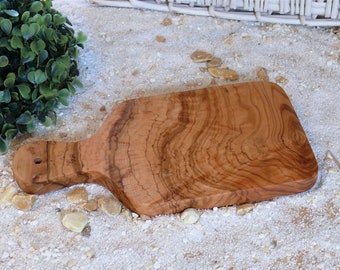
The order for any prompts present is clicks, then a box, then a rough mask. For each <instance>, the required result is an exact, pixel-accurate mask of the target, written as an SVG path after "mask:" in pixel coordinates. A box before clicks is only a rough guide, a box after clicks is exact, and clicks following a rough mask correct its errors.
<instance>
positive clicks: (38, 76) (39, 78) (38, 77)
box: [34, 69, 47, 84]
mask: <svg viewBox="0 0 340 270" xmlns="http://www.w3.org/2000/svg"><path fill="white" fill-rule="evenodd" d="M34 76H35V82H36V84H41V83H43V82H45V81H46V80H47V76H46V74H45V72H43V71H41V70H40V69H38V70H36V71H35V75H34Z"/></svg>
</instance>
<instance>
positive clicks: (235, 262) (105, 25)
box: [0, 0, 340, 269]
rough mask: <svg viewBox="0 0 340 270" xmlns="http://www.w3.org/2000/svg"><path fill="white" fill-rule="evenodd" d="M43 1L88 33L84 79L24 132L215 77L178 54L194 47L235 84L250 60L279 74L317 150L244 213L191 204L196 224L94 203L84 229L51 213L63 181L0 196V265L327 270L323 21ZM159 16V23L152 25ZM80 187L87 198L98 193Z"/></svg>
mask: <svg viewBox="0 0 340 270" xmlns="http://www.w3.org/2000/svg"><path fill="white" fill-rule="evenodd" d="M54 7H55V8H57V9H58V10H60V11H62V12H63V13H65V14H66V15H67V16H68V17H69V19H70V20H71V21H72V22H73V24H74V27H75V28H76V29H81V30H83V31H84V32H85V33H86V34H87V35H88V42H87V43H86V48H85V50H84V51H83V52H82V54H81V57H80V60H79V61H80V69H81V76H80V79H81V80H82V81H83V83H84V85H85V86H84V88H83V89H80V90H79V91H78V92H77V94H76V95H75V96H74V97H72V98H71V100H70V106H69V107H60V109H59V110H58V116H59V120H58V123H57V125H56V126H55V127H52V128H48V129H46V128H42V127H39V128H38V130H37V132H36V133H35V134H34V136H33V138H30V139H28V140H26V141H29V140H37V139H63V140H77V139H81V138H86V137H89V136H91V135H92V134H93V133H94V132H95V131H96V129H97V128H98V127H99V126H100V125H101V124H102V121H103V119H104V117H105V116H106V115H107V113H109V112H110V111H111V109H112V108H113V107H114V106H115V104H116V103H117V102H118V101H121V100H124V99H127V98H131V97H139V96H146V95H153V94H157V93H165V92H174V91H183V90H187V89H194V88H200V87H206V86H209V85H211V84H213V83H215V84H225V83H227V82H225V81H223V80H212V77H211V76H210V75H209V74H208V73H207V72H202V71H200V69H199V68H200V67H204V64H197V63H193V62H192V60H191V59H190V54H191V53H193V52H194V51H195V50H197V49H203V50H205V51H208V52H210V53H213V54H214V55H216V56H219V57H221V58H222V61H223V63H224V64H225V65H226V66H228V67H230V68H232V69H234V70H236V71H237V72H238V73H239V75H240V79H239V80H238V81H239V82H243V81H251V80H259V79H258V78H257V75H256V69H257V68H258V67H259V66H262V67H265V68H266V69H267V70H268V75H269V78H270V80H271V81H275V78H276V77H277V76H283V77H284V78H286V79H287V83H285V84H281V86H282V87H283V88H284V89H285V90H286V92H287V94H288V95H289V97H290V98H291V101H292V103H293V105H294V107H295V109H296V112H297V113H298V115H299V118H300V120H301V123H302V125H303V126H304V128H305V131H306V133H307V136H308V138H309V140H310V143H311V145H312V147H313V150H314V152H315V155H316V157H317V159H318V162H319V167H320V171H319V180H318V183H317V184H316V186H315V187H314V188H312V189H311V190H310V191H308V192H305V193H302V194H298V195H293V196H288V197H281V198H277V199H274V200H272V201H266V202H261V203H258V204H256V207H255V208H254V209H253V211H251V212H249V213H248V214H246V215H244V216H238V215H237V214H236V207H235V206H231V207H222V208H219V209H217V208H216V209H212V210H200V213H201V217H200V219H199V221H198V222H197V223H196V224H185V223H183V222H182V221H181V220H180V218H179V215H169V216H160V217H155V218H153V219H151V220H146V221H145V220H141V219H140V218H137V217H136V216H134V217H133V218H132V219H127V218H126V217H125V216H124V215H122V214H121V215H118V216H113V217H112V216H108V215H106V214H105V213H104V212H103V211H101V210H97V211H94V212H89V213H86V215H87V216H88V219H89V226H90V227H91V232H90V234H87V235H82V234H80V233H75V232H71V231H68V230H67V229H65V228H64V227H63V226H62V224H61V217H62V215H63V214H65V213H67V212H70V211H73V210H76V209H78V210H80V211H84V210H82V209H79V208H77V207H76V206H75V205H73V204H71V203H69V202H68V201H67V200H66V194H67V192H69V190H70V189H64V190H61V191H57V192H53V193H50V194H46V195H43V196H39V197H38V200H37V201H36V203H35V204H34V206H33V208H32V210H30V211H21V210H18V209H16V208H15V207H14V206H13V205H11V204H9V205H5V204H2V205H1V206H0V228H1V234H0V268H1V269H298V268H299V269H339V267H340V263H339V258H340V244H339V243H340V226H339V222H340V219H339V205H340V189H339V184H340V168H339V166H338V165H337V164H336V158H338V159H340V144H339V138H340V106H339V104H340V94H339V92H340V86H339V78H340V64H339V61H340V60H339V53H340V40H339V39H338V38H337V37H336V35H335V34H334V33H333V32H332V31H331V29H325V28H320V29H317V28H305V27H300V26H285V25H260V24H258V23H247V22H234V21H225V20H218V19H214V18H205V17H194V16H182V15H175V14H166V13H160V12H152V11H141V10H129V9H114V8H97V7H91V6H90V5H89V4H88V2H87V1H85V0H78V1H67V0H55V1H54ZM166 17H168V18H170V19H171V21H172V24H171V25H168V26H164V25H162V22H163V20H164V19H165V18H166ZM156 36H163V37H164V38H165V42H159V40H162V39H159V38H158V41H157V39H156ZM102 106H105V108H106V111H107V113H106V112H105V111H104V112H103V108H102V110H100V108H101V107H102ZM22 142H23V140H20V141H19V143H22ZM328 150H330V151H331V153H333V156H330V155H327V151H328ZM11 154H12V152H10V153H8V154H7V155H4V156H0V168H1V169H0V187H1V190H0V192H3V191H4V188H5V187H6V186H8V184H10V183H11V182H13V181H14V180H13V176H12V172H11V170H10V165H11V161H10V156H11ZM86 189H87V192H88V194H89V197H90V198H96V196H98V195H100V194H104V195H109V193H108V191H106V190H105V189H103V188H101V187H98V186H95V185H88V186H86ZM84 212H85V211H84Z"/></svg>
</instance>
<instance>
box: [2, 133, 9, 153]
mask: <svg viewBox="0 0 340 270" xmlns="http://www.w3.org/2000/svg"><path fill="white" fill-rule="evenodd" d="M7 151H8V142H7V141H6V140H4V139H3V138H2V137H0V153H2V154H4V153H6V152H7Z"/></svg>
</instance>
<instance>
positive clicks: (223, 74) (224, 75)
mask: <svg viewBox="0 0 340 270" xmlns="http://www.w3.org/2000/svg"><path fill="white" fill-rule="evenodd" d="M208 72H209V73H210V74H211V75H212V76H213V77H215V78H219V79H225V80H227V81H235V80H237V79H238V73H237V72H236V71H235V70H232V69H229V68H208Z"/></svg>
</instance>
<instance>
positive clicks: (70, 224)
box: [61, 212, 88, 232]
mask: <svg viewBox="0 0 340 270" xmlns="http://www.w3.org/2000/svg"><path fill="white" fill-rule="evenodd" d="M61 222H62V224H63V225H64V227H65V228H67V229H69V230H70V231H73V232H81V231H82V230H83V229H84V228H85V226H86V224H87V222H88V219H87V216H86V215H85V214H84V213H83V212H73V213H69V214H66V215H65V216H64V217H63V219H62V221H61Z"/></svg>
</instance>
